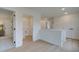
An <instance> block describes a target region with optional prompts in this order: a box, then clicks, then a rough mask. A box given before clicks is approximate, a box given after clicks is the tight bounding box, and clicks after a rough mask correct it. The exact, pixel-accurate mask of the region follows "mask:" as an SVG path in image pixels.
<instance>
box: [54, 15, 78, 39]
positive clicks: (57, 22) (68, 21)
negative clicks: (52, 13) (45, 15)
mask: <svg viewBox="0 0 79 59" xmlns="http://www.w3.org/2000/svg"><path fill="white" fill-rule="evenodd" d="M53 28H54V29H63V30H65V31H66V36H67V37H68V38H73V39H79V14H70V15H64V16H61V17H55V18H54V24H53ZM70 29H72V30H70Z"/></svg>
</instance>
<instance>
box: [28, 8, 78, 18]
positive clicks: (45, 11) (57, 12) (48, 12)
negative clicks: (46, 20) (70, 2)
mask: <svg viewBox="0 0 79 59" xmlns="http://www.w3.org/2000/svg"><path fill="white" fill-rule="evenodd" d="M29 8H30V9H32V10H35V11H37V12H39V13H40V14H41V15H42V16H47V17H55V16H62V15H64V12H68V14H73V13H78V12H79V7H29ZM62 8H65V10H64V11H63V10H61V9H62Z"/></svg>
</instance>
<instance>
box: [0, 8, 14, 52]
mask: <svg viewBox="0 0 79 59" xmlns="http://www.w3.org/2000/svg"><path fill="white" fill-rule="evenodd" d="M13 13H14V12H13V11H9V10H6V9H2V8H0V51H5V50H7V49H10V48H13V47H14V43H13V32H14V31H13Z"/></svg>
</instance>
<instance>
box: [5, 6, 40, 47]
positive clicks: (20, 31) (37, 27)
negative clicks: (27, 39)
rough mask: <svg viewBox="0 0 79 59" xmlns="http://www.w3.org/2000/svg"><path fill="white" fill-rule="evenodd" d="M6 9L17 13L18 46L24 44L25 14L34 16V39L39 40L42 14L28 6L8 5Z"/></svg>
mask: <svg viewBox="0 0 79 59" xmlns="http://www.w3.org/2000/svg"><path fill="white" fill-rule="evenodd" d="M5 9H8V10H12V11H14V12H15V14H16V27H15V28H16V34H15V35H16V38H15V40H16V47H19V46H22V44H23V16H25V15H31V16H33V40H34V41H35V40H37V36H38V34H37V33H38V32H39V30H40V14H39V13H38V12H36V11H34V10H31V9H28V8H11V7H6V8H5Z"/></svg>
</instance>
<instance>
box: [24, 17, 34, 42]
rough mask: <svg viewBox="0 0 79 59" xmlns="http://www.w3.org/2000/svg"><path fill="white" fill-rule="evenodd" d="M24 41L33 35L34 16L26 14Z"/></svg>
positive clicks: (30, 38)
mask: <svg viewBox="0 0 79 59" xmlns="http://www.w3.org/2000/svg"><path fill="white" fill-rule="evenodd" d="M23 36H24V40H23V43H24V42H25V41H26V40H27V39H28V40H32V36H33V17H32V16H24V17H23Z"/></svg>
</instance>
